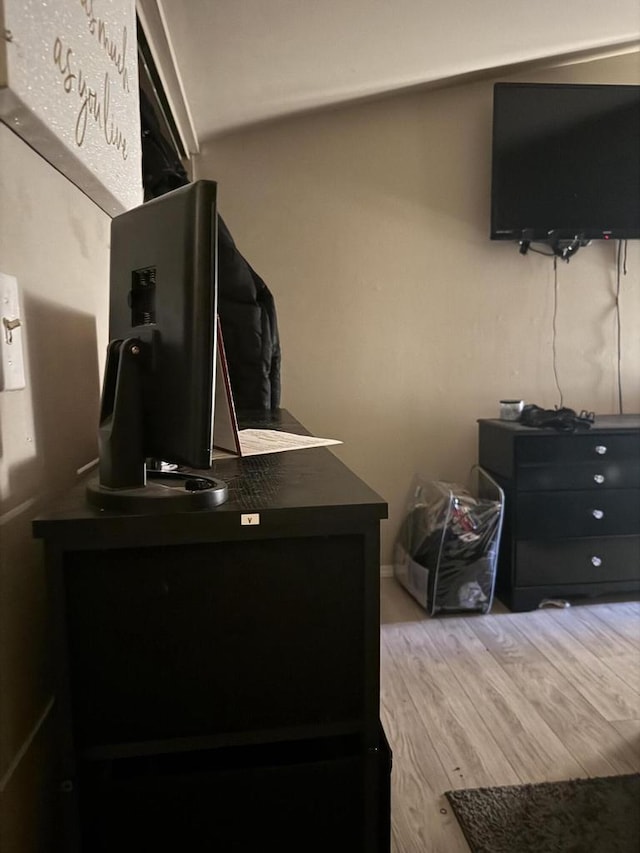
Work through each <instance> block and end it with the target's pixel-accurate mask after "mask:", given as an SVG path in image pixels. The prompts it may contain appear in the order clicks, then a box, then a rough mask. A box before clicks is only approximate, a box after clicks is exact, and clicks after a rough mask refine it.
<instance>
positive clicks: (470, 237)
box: [196, 54, 640, 565]
mask: <svg viewBox="0 0 640 853" xmlns="http://www.w3.org/2000/svg"><path fill="white" fill-rule="evenodd" d="M501 79H502V78H501ZM514 79H515V78H514ZM521 79H534V78H533V77H531V76H530V75H528V76H523V77H522V78H521ZM535 79H538V80H543V81H555V80H557V81H574V80H575V81H579V82H580V81H583V82H635V83H637V82H640V61H639V57H638V54H635V55H631V56H627V57H622V58H619V59H616V60H603V61H600V62H597V63H590V64H584V65H580V66H577V65H576V66H568V67H564V68H559V69H556V70H553V71H547V72H544V73H540V72H538V73H537V74H536V75H535ZM492 83H493V81H484V82H475V83H472V84H471V83H470V84H466V85H460V86H457V87H455V88H447V89H441V90H431V91H422V92H420V93H418V92H416V93H412V94H405V95H401V96H396V97H393V98H387V99H384V100H380V101H377V102H369V103H362V104H360V105H356V106H351V107H345V108H342V109H340V110H335V111H333V112H319V113H315V114H308V115H306V116H303V117H299V118H296V119H289V120H286V121H281V122H278V123H274V124H271V125H263V126H261V127H258V128H254V129H253V130H250V131H245V132H242V133H236V134H234V135H230V136H227V137H222V138H220V139H218V140H217V141H214V142H211V143H210V144H208V145H206V146H204V148H203V153H202V156H201V158H200V160H199V162H198V164H197V175H196V176H197V177H206V178H212V179H215V180H217V181H218V182H219V189H220V204H221V212H222V215H223V217H224V218H225V220H226V221H227V224H228V225H229V227H230V229H231V232H232V233H233V235H234V237H235V239H236V242H237V244H238V247H239V248H240V250H241V251H242V252H243V254H244V255H245V257H246V258H247V259H248V260H249V262H250V263H251V264H252V265H253V266H254V267H255V268H256V270H257V271H258V272H259V273H260V275H262V276H263V278H264V279H265V280H266V281H267V283H268V284H269V287H270V288H271V290H272V291H273V293H274V296H275V299H276V306H277V310H278V318H279V323H280V329H281V336H282V348H283V388H282V391H283V405H284V406H285V407H286V408H288V409H290V410H291V411H292V412H293V413H294V414H295V415H296V416H297V417H298V418H299V419H300V420H301V421H302V422H303V423H304V424H306V425H307V426H308V428H309V429H311V430H312V431H313V432H315V433H316V434H318V435H321V436H328V437H335V438H339V439H342V441H343V442H344V445H343V446H341V447H340V448H339V449H338V450H337V451H336V452H337V453H338V455H339V456H340V457H341V458H343V459H344V460H345V461H346V462H347V463H348V464H349V465H350V466H351V467H352V468H353V469H354V470H355V471H356V472H357V473H358V474H359V475H360V476H361V477H363V478H364V479H365V480H366V481H367V482H368V483H369V484H370V485H371V486H372V487H373V488H374V489H376V490H377V491H378V492H379V493H380V494H381V495H382V496H383V497H384V498H385V499H386V500H387V501H388V502H389V506H390V520H389V521H388V522H385V523H384V525H383V554H382V561H383V563H385V564H387V565H388V564H390V563H391V562H392V542H393V539H394V537H395V535H396V531H397V528H398V524H399V522H400V520H401V517H402V516H403V514H404V511H405V499H406V495H407V491H408V489H409V486H410V481H411V478H412V477H413V475H414V473H421V474H424V475H425V476H428V477H434V478H442V479H451V480H457V481H463V482H464V481H466V479H467V476H468V473H469V469H470V466H471V465H472V464H473V463H474V462H475V461H476V431H477V426H476V419H477V418H483V417H494V416H496V415H497V409H498V400H499V399H500V398H501V397H518V398H520V397H521V398H523V399H525V400H526V401H527V402H530V403H536V404H538V405H541V406H544V407H553V406H554V405H556V404H559V402H560V398H559V395H558V392H557V390H556V386H555V381H554V374H553V362H552V318H553V306H554V274H553V264H552V261H551V260H550V259H548V258H545V257H541V256H540V255H536V254H529V255H527V256H526V257H523V256H521V255H520V254H519V253H518V250H517V246H516V245H515V244H511V243H509V244H507V243H492V242H490V241H489V239H488V233H489V192H490V137H491V98H492ZM615 248H616V247H615V246H614V245H613V244H604V243H597V244H593V245H592V246H590V247H587V248H583V249H581V250H580V251H579V253H578V254H577V255H576V256H575V257H574V258H572V259H571V261H570V263H569V264H566V263H564V262H560V263H558V271H557V278H558V312H557V370H558V376H559V382H560V387H561V389H562V391H563V402H564V405H567V406H570V407H572V408H574V409H577V410H580V409H583V408H585V409H594V410H596V411H597V412H599V413H605V412H615V411H617V391H616V322H615V311H614V292H615ZM628 270H629V272H628V275H627V277H626V278H625V279H623V281H622V297H621V315H622V345H623V350H622V353H623V355H622V379H623V389H624V406H625V410H626V411H628V412H631V411H635V412H637V411H639V410H640V338H639V336H638V328H640V287H639V286H638V283H639V278H640V244H639V243H638V242H630V243H629V254H628Z"/></svg>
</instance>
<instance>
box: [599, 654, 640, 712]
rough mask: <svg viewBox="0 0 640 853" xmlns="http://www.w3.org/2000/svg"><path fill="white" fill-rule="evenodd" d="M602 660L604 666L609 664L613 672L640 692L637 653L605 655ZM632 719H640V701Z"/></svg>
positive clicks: (639, 663) (639, 671)
mask: <svg viewBox="0 0 640 853" xmlns="http://www.w3.org/2000/svg"><path fill="white" fill-rule="evenodd" d="M601 660H602V663H603V664H604V666H608V667H609V668H610V669H611V671H612V672H615V674H616V675H617V676H619V678H621V679H622V680H623V681H626V683H627V684H628V685H629V686H630V687H632V688H633V689H634V690H635V691H636V692H637V693H638V694H640V659H639V656H638V655H637V654H635V653H634V654H629V652H624V653H622V654H617V655H616V654H612V655H610V656H609V657H603V658H601ZM632 719H640V702H639V703H638V705H637V707H636V713H635V715H634V716H633V718H632Z"/></svg>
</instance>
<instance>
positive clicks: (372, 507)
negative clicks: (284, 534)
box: [33, 409, 387, 548]
mask: <svg viewBox="0 0 640 853" xmlns="http://www.w3.org/2000/svg"><path fill="white" fill-rule="evenodd" d="M240 422H241V426H242V427H255V428H264V429H267V428H268V429H281V430H283V431H285V432H299V433H303V434H305V433H307V430H306V429H305V428H304V427H303V426H302V425H301V424H300V423H299V422H298V421H297V420H296V419H295V418H294V417H293V416H292V415H291V414H290V413H289V412H288V411H286V410H284V409H281V410H279V411H277V412H274V413H267V414H266V415H264V414H261V415H257V414H251V413H245V414H243V415H242V416H241V417H240ZM208 473H209V474H210V475H211V476H214V477H217V478H218V479H221V480H224V482H225V483H227V485H228V487H229V499H228V500H227V501H226V502H225V503H224V504H222V505H221V506H219V507H215V508H213V509H206V510H199V511H195V512H183V513H172V514H168V515H146V516H142V515H137V516H133V515H124V514H122V513H119V512H112V511H105V510H100V509H97V508H95V507H92V506H90V504H89V503H88V502H87V500H86V497H85V490H86V484H87V482H88V480H89V479H90V478H89V477H88V478H86V479H85V480H83V481H82V482H80V483H78V485H77V486H75V487H74V488H73V489H72V490H71V491H70V492H68V493H67V494H66V495H64V496H62V497H61V498H60V499H59V500H58V501H56V502H55V504H54V505H53V506H51V507H50V508H49V509H48V510H47V511H46V512H44V513H43V514H41V515H40V516H39V517H38V518H36V519H35V520H34V522H33V531H34V535H35V536H36V537H38V538H43V539H45V540H46V541H47V542H50V543H55V544H59V545H65V544H71V543H73V544H74V545H75V546H76V547H80V548H89V547H94V548H95V547H119V546H121V545H126V544H127V540H128V539H129V535H128V531H133V527H135V539H136V541H137V542H139V541H140V537H141V535H143V536H145V537H147V539H148V542H149V544H169V543H171V542H174V541H178V540H181V541H184V537H185V534H186V535H187V536H188V537H189V539H190V540H191V541H204V540H207V539H211V538H212V537H213V538H220V539H222V538H234V539H235V538H239V537H240V535H242V536H251V535H257V536H258V538H260V537H264V536H275V535H277V530H278V529H279V528H282V527H283V526H285V525H286V526H287V528H288V529H289V530H291V526H292V525H302V526H303V527H306V529H307V530H312V529H314V527H318V525H319V524H320V521H319V516H320V514H321V515H322V519H323V521H322V524H323V525H326V524H327V523H329V524H330V523H332V521H333V522H334V523H335V524H338V525H339V524H340V523H341V522H342V523H345V524H347V523H348V524H349V525H351V526H353V524H354V522H355V523H358V519H361V520H362V522H363V523H364V522H365V521H366V522H367V523H370V522H371V521H372V520H380V519H382V518H386V517H387V504H386V502H385V501H384V500H383V498H381V497H380V495H378V494H376V492H374V491H373V490H372V489H370V488H369V486H367V485H366V483H364V482H363V481H362V480H360V478H359V477H357V476H356V475H355V474H354V473H353V472H352V471H350V470H349V468H347V466H346V465H345V464H344V463H343V462H341V461H340V460H339V459H338V458H337V457H336V456H335V455H334V454H333V453H332V452H331V450H329V449H328V448H325V447H318V448H308V449H304V450H291V451H285V452H282V453H270V454H264V455H260V456H250V457H246V458H238V457H237V458H228V459H219V460H216V461H215V462H214V464H213V467H212V469H211V471H209V472H208ZM93 476H94V477H95V476H96V475H95V473H94V474H93ZM320 510H322V513H320ZM246 513H257V514H259V515H260V530H259V531H258V530H257V529H255V530H253V531H252V530H251V529H248V528H247V527H241V525H240V517H241V515H242V514H246ZM318 529H319V528H318ZM133 536H134V534H133V532H132V533H131V537H132V538H133ZM115 541H117V542H118V546H116V545H115V544H114V542H115Z"/></svg>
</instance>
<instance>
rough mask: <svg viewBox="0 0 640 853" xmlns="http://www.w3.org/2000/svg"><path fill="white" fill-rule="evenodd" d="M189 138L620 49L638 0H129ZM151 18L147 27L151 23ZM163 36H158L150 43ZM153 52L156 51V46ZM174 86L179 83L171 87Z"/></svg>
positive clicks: (639, 21)
mask: <svg viewBox="0 0 640 853" xmlns="http://www.w3.org/2000/svg"><path fill="white" fill-rule="evenodd" d="M138 5H139V7H141V8H142V9H143V11H145V12H146V15H147V18H148V19H149V20H151V18H153V19H154V20H155V21H156V22H157V23H158V24H159V25H160V26H161V28H162V29H163V31H164V32H163V37H162V38H157V37H156V38H155V39H153V40H154V41H155V43H156V49H157V50H158V52H159V55H158V59H159V62H160V64H161V65H162V66H163V67H164V68H165V69H166V68H167V67H168V66H169V65H170V64H173V66H174V68H173V71H172V72H171V74H170V76H172V75H173V77H175V84H174V85H170V86H169V88H173V89H174V92H173V98H174V99H179V98H180V97H182V98H183V100H184V111H185V115H186V116H187V118H186V119H185V120H184V122H183V123H188V121H189V116H190V122H191V133H192V135H193V136H194V137H195V143H194V142H192V143H191V147H193V145H194V144H195V145H197V144H198V143H202V142H204V141H206V140H207V139H209V138H211V137H214V136H216V135H219V134H223V133H226V132H228V131H231V130H234V129H237V128H239V127H242V126H246V125H250V124H254V123H257V122H262V121H266V120H269V119H273V118H276V117H280V116H284V115H288V114H292V113H295V112H299V111H305V110H309V109H314V108H319V107H326V106H330V105H337V104H341V103H345V102H347V101H351V100H356V99H362V98H365V97H372V96H376V95H381V94H383V93H388V92H392V91H395V90H401V89H406V88H409V87H413V86H419V85H426V84H432V85H433V84H435V83H438V82H439V81H448V80H451V79H455V78H458V77H460V76H461V75H469V74H475V73H479V72H486V73H489V72H492V71H495V70H496V69H500V68H505V67H507V68H508V67H512V66H514V65H515V66H518V65H520V64H522V63H535V62H540V61H544V62H545V63H547V64H548V63H549V62H551V61H552V60H555V59H556V58H564V59H571V58H580V57H584V56H588V55H592V54H594V53H595V54H597V53H598V52H603V51H606V52H613V53H615V52H622V51H624V50H626V49H630V48H632V47H633V46H635V47H637V45H638V42H639V40H640V3H638V0H613V2H609V3H603V2H602V0H561V2H558V0H536V2H535V3H532V2H530V0H526V2H525V0H443V2H438V3H436V2H434V0H139V2H138ZM157 28H158V27H156V29H157ZM162 41H164V46H162V44H160V43H161V42H162ZM162 54H163V55H162ZM179 90H181V91H179Z"/></svg>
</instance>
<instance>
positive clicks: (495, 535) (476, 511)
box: [394, 465, 504, 615]
mask: <svg viewBox="0 0 640 853" xmlns="http://www.w3.org/2000/svg"><path fill="white" fill-rule="evenodd" d="M472 480H473V481H474V482H473V485H472V486H471V488H470V489H469V488H467V487H465V486H463V485H460V484H458V483H448V482H444V481H440V480H426V479H423V478H421V477H419V476H417V477H416V478H415V481H414V484H413V486H412V489H411V492H410V494H409V500H408V512H407V516H406V518H405V519H404V521H403V523H402V525H401V528H400V531H399V534H398V537H397V539H396V543H395V548H394V575H395V577H396V578H397V580H398V581H399V582H400V583H401V584H402V586H404V587H405V589H407V590H408V591H409V592H410V593H411V595H412V596H413V597H414V598H415V599H416V601H418V603H419V604H420V605H422V607H424V608H425V609H426V610H427V611H428V613H430V614H431V615H434V614H436V613H440V612H445V611H447V612H453V611H480V612H482V613H487V612H488V611H489V610H490V609H491V605H492V603H493V592H494V588H495V579H496V569H497V561H498V547H499V545H500V535H501V532H502V518H503V514H504V492H503V491H502V489H501V488H500V486H499V485H498V484H497V483H496V482H495V480H493V479H492V478H491V477H490V476H489V474H488V473H487V472H486V471H485V470H484V469H483V468H480V467H479V466H477V465H475V466H474V467H473V469H472ZM472 491H473V493H474V494H472Z"/></svg>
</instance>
